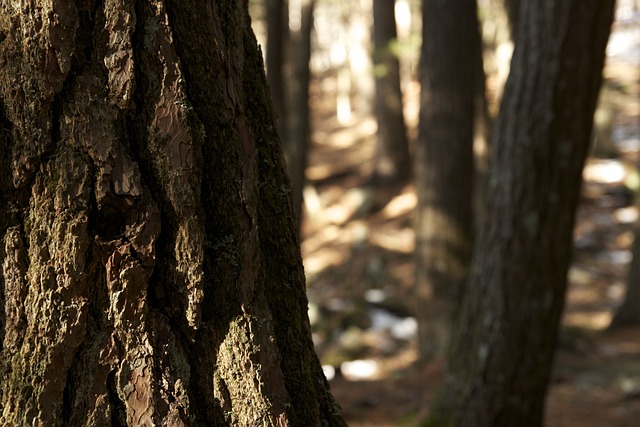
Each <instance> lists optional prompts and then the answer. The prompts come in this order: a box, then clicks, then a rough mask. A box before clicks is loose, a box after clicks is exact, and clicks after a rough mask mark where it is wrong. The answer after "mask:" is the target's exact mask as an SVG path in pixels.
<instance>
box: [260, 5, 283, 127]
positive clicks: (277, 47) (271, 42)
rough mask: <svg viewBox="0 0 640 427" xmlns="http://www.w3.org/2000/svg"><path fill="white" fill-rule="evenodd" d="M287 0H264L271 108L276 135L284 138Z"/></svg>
mask: <svg viewBox="0 0 640 427" xmlns="http://www.w3.org/2000/svg"><path fill="white" fill-rule="evenodd" d="M288 3H289V2H288V0H266V11H267V54H266V62H267V80H268V82H269V88H270V89H271V99H272V100H273V108H274V110H275V112H276V115H277V120H276V122H277V123H278V135H280V137H281V138H283V139H284V137H285V135H286V129H287V111H286V96H287V94H286V91H285V84H284V74H285V68H286V64H287V63H286V57H287V55H286V48H285V47H286V46H287V43H288V40H289V4H288Z"/></svg>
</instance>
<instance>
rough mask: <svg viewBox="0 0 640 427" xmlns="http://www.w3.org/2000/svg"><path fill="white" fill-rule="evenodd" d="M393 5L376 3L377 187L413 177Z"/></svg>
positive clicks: (390, 0) (384, 1)
mask: <svg viewBox="0 0 640 427" xmlns="http://www.w3.org/2000/svg"><path fill="white" fill-rule="evenodd" d="M394 5H395V1H394V0H374V1H373V45H374V52H373V64H374V75H375V81H376V95H375V115H376V119H377V121H378V139H377V141H378V144H377V151H376V163H375V172H374V183H375V184H379V185H385V184H395V183H402V182H405V181H406V180H407V179H409V177H410V176H411V159H410V158H409V141H408V138H407V129H406V126H405V123H404V114H403V106H402V91H401V89H400V62H399V60H398V56H397V55H396V53H395V52H394V46H393V44H394V43H396V42H397V35H396V19H395V12H394Z"/></svg>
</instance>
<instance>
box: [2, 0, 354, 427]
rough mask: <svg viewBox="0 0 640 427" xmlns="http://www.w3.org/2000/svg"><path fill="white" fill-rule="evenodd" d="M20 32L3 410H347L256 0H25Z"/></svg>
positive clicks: (7, 141) (10, 83)
mask: <svg viewBox="0 0 640 427" xmlns="http://www.w3.org/2000/svg"><path fill="white" fill-rule="evenodd" d="M78 5H80V6H78ZM0 34H1V35H2V37H0V39H1V40H2V42H1V43H0V104H1V105H0V106H1V109H0V113H1V114H0V120H1V121H2V124H3V127H2V129H3V131H2V133H0V153H2V154H1V155H0V171H2V174H0V176H1V178H0V202H1V203H0V209H1V210H0V234H1V236H2V245H1V249H0V263H1V264H2V276H1V282H0V289H1V290H2V292H1V296H2V298H0V300H2V301H3V302H4V310H2V311H1V313H2V314H0V319H1V326H2V327H1V328H0V332H1V334H2V335H1V337H0V342H2V347H1V348H0V351H1V353H2V354H1V355H0V378H1V379H0V412H1V413H0V424H2V425H16V426H17V425H131V426H134V425H152V424H153V425H155V424H169V425H246V426H254V425H344V423H343V421H342V420H341V418H340V417H339V415H337V413H336V412H337V411H336V405H335V403H334V401H333V399H332V397H331V395H330V394H329V391H328V385H327V382H326V380H325V379H324V376H323V374H322V371H321V368H320V364H319V363H318V360H317V357H316V355H315V353H314V351H313V344H312V341H311V334H310V331H309V322H308V318H307V299H306V295H305V285H304V275H303V271H302V264H301V259H300V252H299V249H298V246H297V244H296V242H297V237H296V234H295V226H294V220H293V213H292V206H291V200H290V197H289V191H288V181H287V178H286V175H285V173H284V166H283V160H282V152H281V148H280V143H279V140H278V137H277V134H276V132H275V123H274V118H273V114H272V110H271V103H270V101H269V96H268V91H267V86H266V79H265V77H264V73H263V64H262V59H261V57H260V54H259V51H258V48H257V45H256V42H255V38H254V36H253V33H252V31H251V29H250V27H249V22H248V15H247V12H246V10H245V9H244V6H241V3H238V2H233V1H217V2H215V3H210V4H208V6H205V5H204V4H202V3H201V2H193V1H182V0H180V1H173V0H170V1H149V2H136V3H135V4H134V3H132V2H125V1H122V0H107V1H105V2H101V3H92V2H85V3H82V2H80V3H75V2H54V1H42V2H37V3H28V4H21V3H7V2H5V3H2V6H0Z"/></svg>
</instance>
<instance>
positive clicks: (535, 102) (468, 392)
mask: <svg viewBox="0 0 640 427" xmlns="http://www.w3.org/2000/svg"><path fill="white" fill-rule="evenodd" d="M521 7H522V8H524V9H525V10H523V13H521V15H520V16H521V18H522V20H521V21H520V27H519V34H518V45H517V47H516V51H515V55H514V58H513V61H512V67H511V75H510V76H509V80H508V82H507V87H506V90H505V99H504V101H503V105H502V109H501V113H500V117H499V118H498V123H497V125H496V128H495V130H494V136H493V141H492V145H491V150H492V157H491V162H490V168H491V172H490V179H489V182H490V184H489V192H488V200H487V209H488V210H487V213H486V215H485V219H484V222H483V225H482V226H481V228H480V232H479V236H478V237H479V238H478V240H477V244H476V246H475V248H474V249H475V252H474V253H475V256H474V260H473V263H472V268H471V272H470V280H469V289H468V292H467V293H466V296H465V301H464V304H463V307H462V311H461V317H460V324H459V330H458V331H457V333H456V334H455V336H454V338H453V344H452V347H451V351H450V354H449V357H448V366H447V372H446V374H445V380H444V383H443V385H442V389H441V392H440V394H439V396H438V399H437V401H436V403H435V407H434V408H433V409H434V410H433V413H432V418H431V424H432V425H436V426H466V427H475V426H492V427H500V426H515V425H517V426H523V427H527V426H540V425H541V424H542V418H543V408H544V395H545V392H546V388H547V383H548V380H549V375H550V370H551V364H552V360H553V354H554V349H555V344H556V335H557V329H558V324H559V320H560V315H561V311H562V306H563V302H564V295H565V289H566V275H567V270H568V267H569V262H570V259H571V248H572V232H573V225H574V216H575V210H576V205H577V202H578V198H579V189H580V182H581V173H582V167H583V164H584V159H585V156H586V154H587V151H588V147H589V136H590V131H591V125H592V119H593V113H594V109H595V104H596V99H597V95H598V89H599V87H600V82H601V70H602V65H603V62H604V53H605V47H606V43H607V39H608V35H609V31H610V25H611V20H612V16H613V7H614V1H613V0H610V1H605V0H601V1H594V2H583V1H579V0H571V1H569V0H566V1H565V0H563V1H560V0H548V1H545V2H543V3H542V4H540V2H538V1H533V0H528V1H527V0H523V1H522V2H521ZM525 18H526V19H525Z"/></svg>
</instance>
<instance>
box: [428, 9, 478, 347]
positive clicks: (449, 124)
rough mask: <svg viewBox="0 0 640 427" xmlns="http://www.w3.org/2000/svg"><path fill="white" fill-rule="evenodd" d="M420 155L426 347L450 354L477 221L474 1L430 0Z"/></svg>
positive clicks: (476, 22) (475, 18)
mask: <svg viewBox="0 0 640 427" xmlns="http://www.w3.org/2000/svg"><path fill="white" fill-rule="evenodd" d="M423 22H424V25H423V40H424V42H423V45H422V60H421V61H422V62H421V70H420V71H421V83H422V93H421V99H420V128H419V134H418V144H417V159H416V191H417V195H418V207H417V209H416V223H415V228H416V292H417V299H416V302H417V304H418V310H417V313H418V319H419V349H420V354H421V357H422V358H424V359H438V358H442V357H444V354H445V351H446V349H447V347H448V343H449V337H450V336H451V333H452V326H453V321H454V314H455V313H456V312H457V310H458V308H459V306H460V302H461V297H462V291H463V288H464V285H465V283H466V280H467V274H468V269H469V262H470V256H471V247H472V228H473V227H472V225H473V181H474V158H473V136H474V134H473V129H474V107H475V103H476V95H477V92H478V91H477V87H478V80H479V78H478V65H477V64H478V62H480V63H481V61H482V57H481V42H480V33H479V28H478V18H477V11H476V4H475V2H474V1H471V0H466V1H456V2H441V1H438V0H424V2H423Z"/></svg>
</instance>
